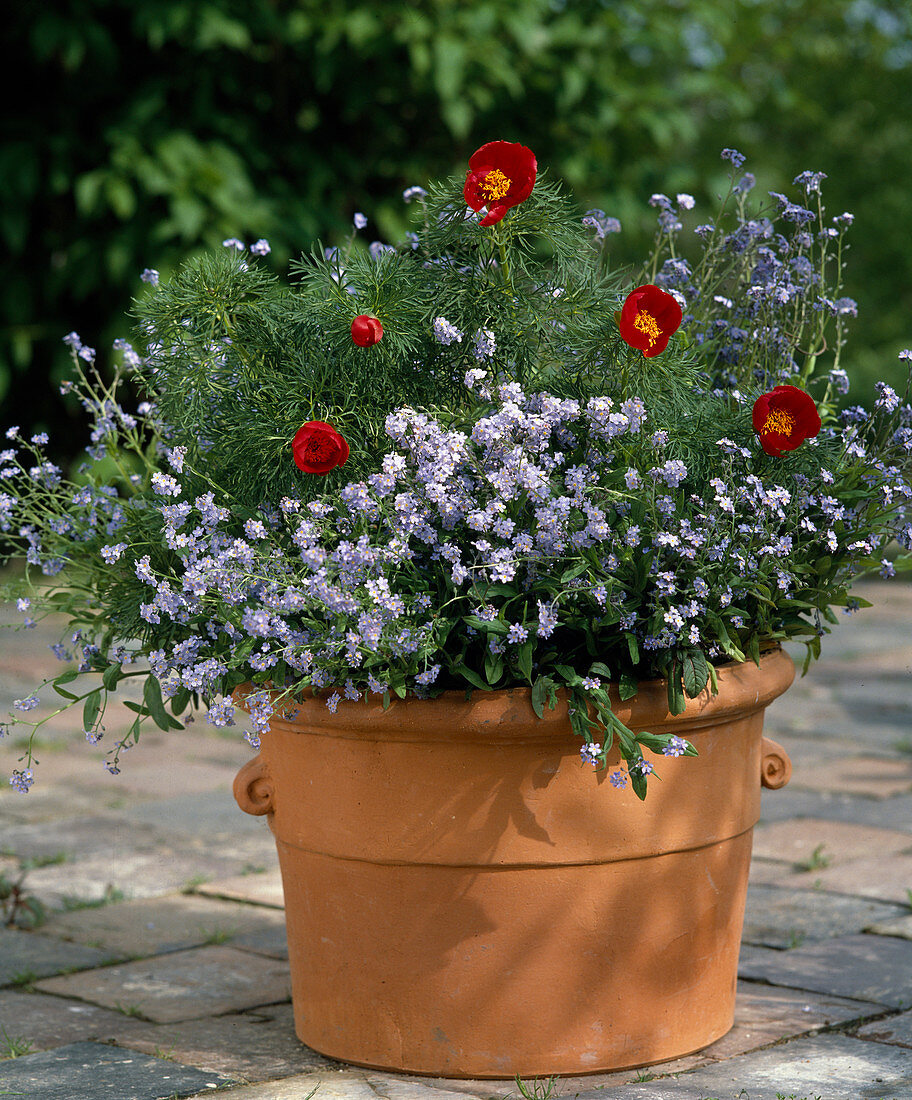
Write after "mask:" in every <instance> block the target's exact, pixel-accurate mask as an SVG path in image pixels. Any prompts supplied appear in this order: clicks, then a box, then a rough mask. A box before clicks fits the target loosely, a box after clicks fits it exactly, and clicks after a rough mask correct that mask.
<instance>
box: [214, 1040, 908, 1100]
mask: <svg viewBox="0 0 912 1100" xmlns="http://www.w3.org/2000/svg"><path fill="white" fill-rule="evenodd" d="M777 1093H778V1094H779V1095H780V1096H786V1097H790V1096H795V1097H797V1098H804V1097H808V1098H809V1100H813V1098H814V1097H815V1096H817V1095H819V1096H820V1097H822V1100H862V1098H864V1100H906V1098H907V1097H909V1096H910V1095H912V1061H910V1059H909V1055H908V1051H906V1050H903V1049H902V1048H901V1047H895V1046H888V1045H886V1044H882V1043H865V1041H864V1040H862V1039H850V1038H848V1037H847V1036H845V1035H820V1036H817V1037H815V1038H814V1039H796V1040H795V1041H794V1042H791V1043H784V1044H781V1045H778V1046H773V1047H768V1048H767V1049H765V1050H758V1051H754V1052H753V1053H751V1054H745V1055H742V1056H741V1057H740V1058H730V1059H729V1060H728V1061H725V1062H715V1063H713V1064H712V1065H709V1066H702V1067H700V1068H699V1069H696V1070H693V1071H692V1072H690V1073H685V1074H683V1075H681V1076H680V1077H678V1078H675V1079H672V1078H661V1079H658V1080H654V1081H650V1082H647V1083H645V1084H629V1085H622V1086H621V1087H619V1088H615V1089H613V1090H612V1092H611V1094H610V1095H611V1100H704V1098H707V1097H719V1098H720V1100H733V1098H737V1097H739V1096H740V1097H747V1096H749V1097H750V1100H776V1096H777ZM229 1095H231V1094H230V1093H229ZM264 1100H265V1098H264ZM577 1100H608V1098H607V1097H606V1096H605V1093H604V1092H602V1091H600V1090H596V1089H592V1090H588V1089H587V1090H586V1091H584V1092H580V1093H578V1094H577Z"/></svg>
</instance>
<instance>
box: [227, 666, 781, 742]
mask: <svg viewBox="0 0 912 1100" xmlns="http://www.w3.org/2000/svg"><path fill="white" fill-rule="evenodd" d="M716 675H717V677H718V681H719V691H718V693H717V694H716V695H711V694H710V690H709V685H707V687H706V688H704V690H703V691H702V692H701V693H700V694H699V695H698V696H697V697H696V698H694V699H688V700H687V706H686V708H685V710H684V711H683V712H682V713H681V714H677V715H672V714H670V713H669V711H668V697H667V683H666V681H665V680H645V681H642V682H641V683H640V685H639V690H638V692H637V694H636V695H635V696H633V697H632V698H630V699H625V700H622V699H621V698H620V696H619V695H618V693H617V686H616V684H614V683H612V684H611V685H609V695H610V698H611V708H612V710H613V712H614V713H615V714H616V715H617V717H618V718H619V719H620V721H621V722H623V723H624V725H625V726H627V727H628V728H630V729H631V730H633V731H634V732H642V731H644V730H648V729H650V727H655V726H660V725H661V726H662V727H663V730H664V731H666V732H667V731H668V730H672V731H685V730H693V729H699V728H700V727H703V726H709V725H715V724H717V723H719V722H720V721H726V720H729V719H731V718H734V717H737V716H738V715H739V714H743V713H750V712H752V711H756V710H761V709H763V708H764V707H766V706H768V705H769V704H770V703H771V702H772V701H773V700H774V699H775V698H777V697H778V696H779V695H781V694H782V693H783V692H785V691H786V690H787V689H788V687H789V686H790V685H791V683H792V681H793V680H794V678H795V666H794V663H793V661H792V659H791V657H790V656H789V655H788V654H787V653H786V652H785V651H784V650H783V649H782V648H781V646H777V647H776V648H775V649H773V650H770V651H769V652H767V653H766V654H763V655H761V658H760V665H759V667H758V666H757V665H756V664H754V662H753V661H751V660H746V661H744V662H743V663H741V662H735V661H730V662H727V663H726V664H724V665H720V666H718V667H717V668H716ZM251 688H252V689H253V690H255V691H260V690H263V689H262V688H258V687H256V686H255V685H252V684H251V685H248V684H242V685H241V686H240V687H238V688H235V690H234V692H233V698H234V701H235V704H236V705H238V706H239V707H241V709H244V707H243V703H242V702H241V699H242V698H243V696H244V695H245V694H247V692H248V690H249V689H251ZM267 690H268V689H267ZM273 694H276V693H273ZM531 695H532V689H531V687H512V688H496V689H493V690H491V691H489V692H485V691H482V690H481V689H479V688H473V689H471V695H470V697H469V698H468V699H467V698H466V693H465V691H463V690H447V691H443V692H441V693H440V694H439V695H437V696H435V697H434V698H433V699H419V698H417V697H415V696H414V695H410V696H407V697H406V698H405V699H400V698H399V697H398V696H395V695H394V696H392V698H391V699H390V705H389V707H388V708H387V709H386V710H384V709H383V704H382V701H381V698H380V697H379V696H377V695H371V696H367V695H364V696H362V697H361V699H360V700H357V701H355V700H351V699H341V700H340V701H339V703H338V706H337V708H336V711H335V712H332V711H330V710H329V709H328V708H327V706H326V696H325V695H314V694H313V692H312V690H311V689H309V688H308V689H306V691H305V694H304V697H303V699H301V700H300V701H298V700H291V701H290V702H289V709H290V710H291V711H293V712H294V715H293V716H292V717H287V718H286V717H282V715H281V713H277V714H276V715H275V716H274V717H273V718H272V719H271V720H270V725H271V726H272V727H274V728H279V729H283V730H286V731H289V732H295V733H308V734H316V735H323V736H331V737H355V738H364V737H368V738H371V737H373V738H375V739H376V738H377V737H378V735H379V736H380V737H382V739H383V740H389V739H395V740H405V741H437V740H444V741H451V740H459V739H465V738H467V737H468V738H470V739H472V740H474V739H476V738H479V739H482V740H509V741H514V740H516V739H517V738H518V737H521V738H522V739H523V740H542V741H550V740H553V739H554V737H555V735H557V734H558V732H559V731H560V733H562V734H570V723H569V718H568V714H567V709H568V704H567V697H566V691H565V689H563V688H559V689H558V691H557V703H556V705H555V707H554V709H553V710H549V709H548V707H547V706H545V709H544V715H543V717H542V718H539V717H538V715H537V714H536V713H535V711H534V710H533V709H532V702H531ZM571 736H572V737H573V738H574V740H578V738H577V737H576V735H575V734H571Z"/></svg>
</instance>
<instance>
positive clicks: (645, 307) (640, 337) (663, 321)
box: [618, 283, 681, 359]
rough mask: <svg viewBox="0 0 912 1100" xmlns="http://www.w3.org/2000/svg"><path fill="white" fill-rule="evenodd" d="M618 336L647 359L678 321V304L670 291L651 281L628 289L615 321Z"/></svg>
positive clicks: (662, 346) (659, 348)
mask: <svg viewBox="0 0 912 1100" xmlns="http://www.w3.org/2000/svg"><path fill="white" fill-rule="evenodd" d="M618 324H619V327H620V330H621V338H622V339H623V340H625V341H626V342H627V343H628V344H629V345H630V346H631V347H632V348H639V349H640V351H641V352H642V353H643V355H645V356H646V358H647V359H651V358H652V357H653V356H654V355H660V354H661V353H662V352H663V351H664V350H665V349H666V348H667V347H668V341H669V339H670V337H671V336H672V335H673V334H674V333H675V332H677V331H678V328H679V327H680V325H681V307H680V306H679V305H678V303H677V300H676V299H675V298H674V296H673V295H671V294H666V292H665V291H664V290H662V288H661V287H658V286H655V285H654V284H653V283H646V285H645V286H638V287H637V288H636V290H631V292H630V293H629V294H628V295H627V300H626V302H624V308H623V309H622V310H621V317H620V321H619V323H618Z"/></svg>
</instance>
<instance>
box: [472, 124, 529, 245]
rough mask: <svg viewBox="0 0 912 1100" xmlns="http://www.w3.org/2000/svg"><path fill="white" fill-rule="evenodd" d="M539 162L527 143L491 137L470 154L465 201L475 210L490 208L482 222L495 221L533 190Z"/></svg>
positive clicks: (492, 223) (487, 223)
mask: <svg viewBox="0 0 912 1100" xmlns="http://www.w3.org/2000/svg"><path fill="white" fill-rule="evenodd" d="M537 168H538V162H537V161H536V159H535V154H534V153H533V152H532V150H531V149H527V148H526V147H525V145H518V144H516V142H513V141H489V142H488V143H487V145H482V147H481V148H480V149H476V150H475V152H474V153H473V154H472V155H471V156H470V157H469V170H468V172H467V173H466V181H465V187H464V188H463V195H465V201H466V203H467V204H468V205H469V206H471V208H472V209H473V210H481V208H482V207H484V206H486V207H487V208H488V212H487V214H485V216H484V217H483V218H482V219H481V222H480V224H481V225H494V223H495V222H499V221H500V219H501V218H502V217H503V216H504V214H506V212H507V211H508V210H509V209H510V207H511V206H518V205H519V204H520V203H521V202H525V201H526V199H527V198H528V197H529V196H530V195H531V194H532V188H533V187H534V186H535V173H536V170H537Z"/></svg>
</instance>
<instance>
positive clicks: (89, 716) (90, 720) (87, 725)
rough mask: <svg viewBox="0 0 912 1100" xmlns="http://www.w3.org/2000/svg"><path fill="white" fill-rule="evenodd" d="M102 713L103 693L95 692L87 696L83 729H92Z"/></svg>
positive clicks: (83, 714) (83, 711) (83, 713)
mask: <svg viewBox="0 0 912 1100" xmlns="http://www.w3.org/2000/svg"><path fill="white" fill-rule="evenodd" d="M100 711H101V691H100V690H98V691H93V692H92V694H91V695H87V696H86V701H85V704H84V705H83V708H82V728H83V729H85V730H90V729H92V728H93V726H94V725H95V721H96V719H97V718H98V715H99V713H100Z"/></svg>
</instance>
